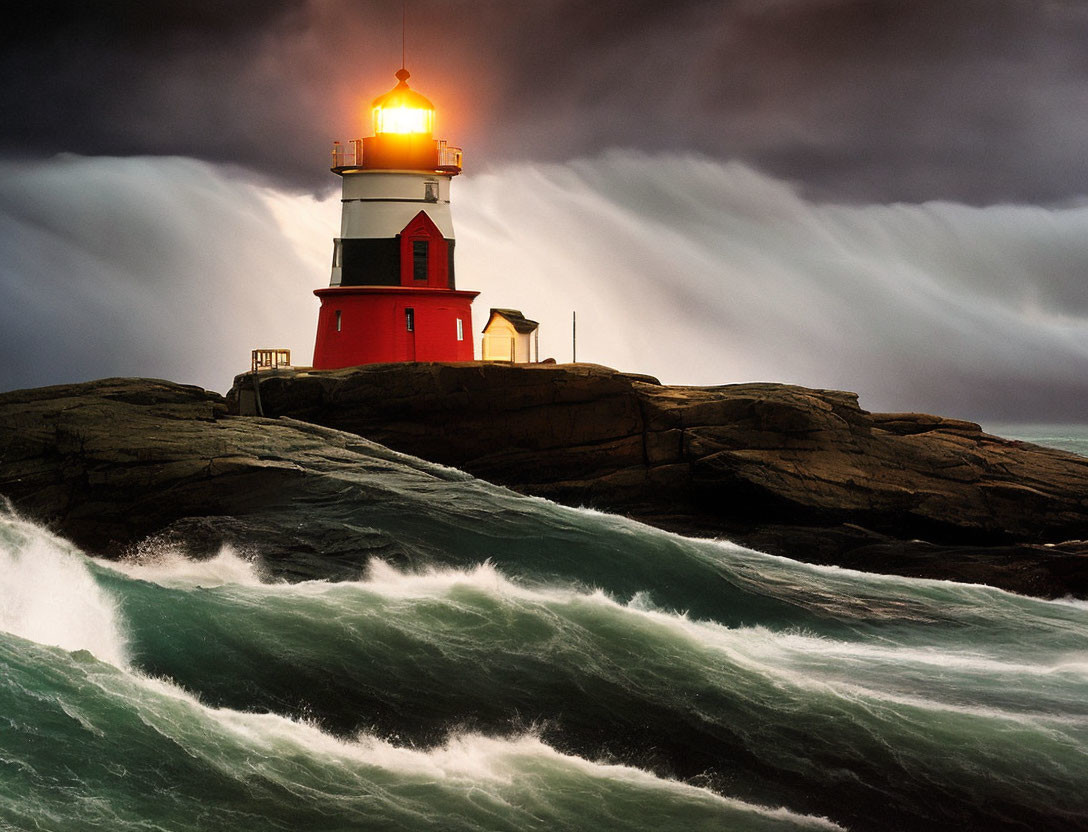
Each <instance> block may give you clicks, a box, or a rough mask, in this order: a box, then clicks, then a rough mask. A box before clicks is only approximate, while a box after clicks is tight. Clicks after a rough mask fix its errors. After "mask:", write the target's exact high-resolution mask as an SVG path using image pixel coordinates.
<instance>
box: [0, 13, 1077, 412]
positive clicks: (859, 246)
mask: <svg viewBox="0 0 1088 832" xmlns="http://www.w3.org/2000/svg"><path fill="white" fill-rule="evenodd" d="M407 9H408V12H407V14H408V66H409V69H410V70H411V71H412V74H413V76H412V83H413V85H414V86H416V87H417V88H419V89H421V90H422V91H424V92H425V93H426V94H427V95H428V96H429V97H430V98H431V99H432V100H434V101H435V102H436V104H437V105H438V107H439V114H438V133H439V134H440V135H442V136H445V137H448V138H449V139H450V140H451V141H453V142H454V143H456V144H461V145H463V146H464V147H465V148H466V159H467V163H466V174H465V175H464V176H463V177H461V178H460V180H459V181H457V182H456V183H455V188H454V200H455V205H454V217H455V223H456V224H457V226H458V232H459V247H458V256H459V264H458V269H459V282H461V283H462V285H465V286H474V287H475V288H481V289H483V291H484V295H483V296H481V298H480V299H479V301H477V306H478V307H481V309H478V310H477V315H478V316H479V317H486V309H485V308H483V307H485V306H486V305H504V306H517V305H519V304H524V305H526V306H530V305H532V308H527V309H526V310H525V311H526V313H527V314H531V315H534V316H536V317H538V318H540V319H541V320H542V321H543V322H544V323H545V329H544V330H543V332H544V333H546V336H547V337H546V338H545V335H542V338H545V341H546V343H547V345H548V347H547V348H548V349H549V350H550V351H551V352H553V353H554V354H556V357H558V358H560V359H564V358H567V357H569V356H567V355H564V354H563V352H562V351H563V350H564V349H566V336H565V335H564V334H563V333H565V332H566V329H565V328H566V326H567V324H566V319H567V317H568V315H569V309H570V308H571V307H574V306H577V307H578V308H579V309H580V317H581V318H583V319H584V320H585V321H586V326H587V328H588V329H587V332H586V333H585V338H586V340H585V351H584V352H583V353H582V354H580V356H579V357H580V358H586V359H594V360H601V361H602V362H603V363H612V364H618V365H622V366H623V368H624V369H630V370H644V371H647V372H655V373H657V374H659V375H661V376H662V377H663V378H664V380H666V381H677V382H699V383H710V382H715V381H720V382H728V381H744V380H752V379H756V378H758V379H760V380H787V381H793V382H797V383H803V384H810V385H826V386H839V387H845V388H848V389H854V390H858V391H859V392H861V393H862V397H863V404H868V405H869V406H871V407H874V408H875V407H880V408H894V409H931V410H932V409H939V410H941V411H942V412H945V413H949V414H950V415H960V416H967V417H973V418H983V417H990V416H993V417H1001V418H1023V419H1035V420H1045V419H1048V418H1055V419H1057V418H1061V419H1065V420H1078V421H1083V420H1084V419H1083V417H1079V418H1078V414H1079V413H1081V412H1082V411H1083V409H1084V408H1083V406H1082V403H1083V401H1084V394H1085V393H1086V392H1088V317H1086V316H1088V290H1086V289H1085V286H1084V276H1085V274H1086V271H1088V234H1086V233H1085V232H1086V231H1088V228H1086V226H1085V222H1084V212H1083V210H1082V209H1081V207H1080V206H1081V205H1082V203H1083V202H1084V198H1085V195H1088V153H1085V152H1084V148H1085V147H1088V4H1086V3H1081V2H1073V0H1069V1H1068V2H1065V1H1063V0H902V2H900V1H899V0H735V1H734V2H725V1H723V0H718V2H670V3H661V2H652V3H651V2H640V1H639V0H627V1H626V2H608V0H605V2H596V3H583V2H574V0H528V2H524V3H509V2H488V1H487V0H480V1H479V2H459V1H458V0H447V2H442V3H438V2H428V1H427V0H410V2H409V3H408V6H407ZM401 13H402V3H401V2H399V1H398V2H389V3H386V2H334V1H333V0H310V2H304V1H303V0H290V1H288V0H281V2H274V1H273V2H257V1H256V0H240V1H239V2H232V3H220V2H213V0H197V2H177V3H170V2H156V3H140V2H120V0H116V1H115V2H110V0H103V1H102V2H95V3H87V4H71V3H60V2H48V1H47V2H42V3H35V4H32V5H31V4H27V5H26V6H25V7H24V9H23V12H22V14H20V15H17V16H15V17H13V18H12V19H11V20H10V21H8V22H7V25H5V26H4V27H2V28H0V105H2V108H3V109H2V114H3V118H0V348H2V349H3V351H4V355H3V357H4V362H3V363H4V365H5V369H2V370H0V389H5V388H10V387H14V386H28V385H32V384H44V383H51V382H57V381H69V380H80V379H82V378H87V377H91V376H93V375H107V374H113V373H132V374H154V373H161V374H168V373H172V374H174V377H177V378H179V380H187V381H188V380H192V381H197V382H199V383H202V384H205V385H206V386H210V387H216V388H217V389H222V388H223V387H224V386H226V385H227V384H229V375H230V373H231V372H233V371H237V370H240V369H242V368H243V367H242V366H239V364H240V363H242V364H244V358H243V359H242V361H241V362H240V361H239V360H238V358H237V357H236V355H234V354H231V355H230V356H229V360H228V358H226V357H224V352H225V351H233V352H237V353H241V354H242V355H243V356H244V354H245V351H246V350H247V349H248V347H247V346H246V344H248V343H249V342H251V341H254V340H256V341H260V342H261V343H262V344H263V342H265V341H277V342H278V341H280V340H283V341H291V342H292V343H291V344H290V345H291V346H293V348H295V349H297V350H299V352H300V353H301V352H306V351H307V350H309V349H311V348H312V344H310V343H306V341H307V339H309V338H311V337H312V335H310V334H309V333H310V332H311V331H312V328H313V325H314V319H315V310H316V302H315V301H314V300H313V299H312V297H311V296H310V294H309V293H310V290H311V289H313V288H316V287H318V286H320V285H322V284H323V283H325V282H327V278H328V276H327V262H325V261H327V259H328V253H327V252H326V251H325V248H326V247H327V246H328V244H329V240H330V239H331V237H332V236H333V235H334V233H335V225H336V208H337V206H336V203H335V194H333V192H332V191H333V189H334V188H335V187H336V185H337V181H336V178H335V177H333V176H331V175H330V173H329V172H328V168H327V150H328V145H329V143H330V141H331V140H332V139H333V138H340V139H346V138H353V137H355V136H358V135H361V134H362V133H364V132H365V126H364V125H365V120H364V115H365V105H366V104H367V103H368V102H369V100H370V99H371V98H372V97H373V96H375V95H377V94H379V93H381V92H383V91H385V89H386V88H388V87H389V86H391V85H392V84H393V82H394V81H393V78H392V71H393V70H395V69H396V68H397V67H398V66H399V63H400V51H401V50H400V47H401V44H400V19H401ZM696 203H697V204H696ZM575 218H576V221H575ZM572 251H576V252H579V253H580V257H579V258H572V256H571V252H572ZM500 264H501V266H502V270H501V271H500V268H499V265H500ZM262 287H264V288H266V289H267V288H269V287H271V288H272V289H273V291H272V292H269V291H262ZM77 298H78V300H79V303H78V305H76V306H72V303H71V302H72V300H73V299H77ZM66 299H67V301H68V304H69V305H68V306H66V307H65V308H64V309H63V310H58V304H63V303H65V302H66ZM640 299H641V300H642V301H644V302H640ZM247 310H248V311H247ZM103 319H106V320H109V321H110V324H109V326H108V327H105V328H104V327H103V326H102V320H103ZM58 321H64V325H63V327H62V330H63V331H59V332H58V331H54V332H52V333H50V334H49V335H48V336H47V335H45V334H43V332H42V330H43V328H47V327H49V326H50V325H54V326H55V324H56V323H57V322H58ZM256 345H257V344H252V346H256ZM648 345H652V347H653V348H650V346H648ZM187 349H189V350H190V352H189V354H188V355H187V354H186V350H187ZM594 351H595V352H594Z"/></svg>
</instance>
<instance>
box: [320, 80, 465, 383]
mask: <svg viewBox="0 0 1088 832" xmlns="http://www.w3.org/2000/svg"><path fill="white" fill-rule="evenodd" d="M396 77H397V85H396V86H395V87H394V88H393V89H392V90H391V91H390V92H388V93H386V94H385V95H383V96H380V97H378V98H376V99H374V102H373V104H372V105H371V112H372V115H373V123H374V135H373V136H369V137H367V138H365V139H355V140H353V141H350V142H348V143H347V144H346V145H341V144H340V142H335V143H334V144H333V151H332V155H333V159H332V170H333V172H334V173H336V174H338V175H339V176H341V177H342V178H343V182H344V191H343V199H342V202H343V209H342V213H341V223H340V236H339V237H338V238H336V239H335V240H334V241H333V256H332V280H331V281H330V283H329V288H327V289H318V290H317V291H315V292H314V294H315V295H317V296H318V297H319V298H320V299H321V311H320V313H319V315H318V320H317V343H316V345H315V347H314V368H315V369H318V370H332V369H336V368H339V367H352V366H355V365H357V364H374V363H378V362H384V361H471V360H472V358H473V351H472V301H473V299H474V298H475V297H476V295H478V294H479V292H467V291H459V290H458V289H457V287H456V284H455V282H454V269H453V248H454V242H455V240H454V234H453V220H452V217H451V215H450V180H451V179H453V177H454V176H456V175H457V174H458V173H460V172H461V149H460V148H457V147H449V146H447V144H446V142H445V141H443V140H438V139H435V138H434V137H433V131H434V105H433V104H431V102H430V101H428V100H427V99H426V98H424V97H423V96H422V95H420V94H419V93H418V92H415V91H414V90H412V89H409V87H408V83H407V81H408V77H409V74H408V70H406V69H403V68H402V69H400V70H399V71H398V72H397V74H396Z"/></svg>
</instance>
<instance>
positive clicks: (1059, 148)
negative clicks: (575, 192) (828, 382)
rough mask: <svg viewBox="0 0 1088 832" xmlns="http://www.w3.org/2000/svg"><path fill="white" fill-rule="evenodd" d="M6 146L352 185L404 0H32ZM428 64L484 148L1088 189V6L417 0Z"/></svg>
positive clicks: (436, 94)
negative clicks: (331, 150) (344, 166)
mask: <svg viewBox="0 0 1088 832" xmlns="http://www.w3.org/2000/svg"><path fill="white" fill-rule="evenodd" d="M27 9H28V10H33V15H27V16H25V17H24V18H23V19H22V20H21V21H20V22H18V23H17V25H12V26H10V27H8V29H7V30H6V32H5V34H4V35H3V36H2V37H3V41H2V48H3V54H2V56H0V100H2V101H3V105H4V115H5V117H4V118H3V120H2V123H0V150H3V151H4V152H6V153H7V154H9V155H12V154H17V155H28V154H30V155H42V154H49V153H51V152H54V151H56V150H70V151H75V152H81V153H92V154H110V153H116V154H132V153H151V154H159V153H175V154H183V155H191V156H195V157H198V158H203V159H209V160H214V161H228V162H236V163H239V164H243V165H246V166H248V167H250V168H252V169H254V170H256V171H258V172H260V173H262V174H265V175H268V176H271V177H273V178H275V179H277V180H278V181H280V182H284V183H288V184H290V185H293V186H300V187H304V188H315V187H316V188H320V187H323V186H325V185H326V184H327V182H328V177H327V171H326V170H325V169H324V164H323V163H324V153H325V151H326V145H327V143H328V141H329V139H330V138H332V137H333V136H335V135H337V134H338V133H339V136H340V137H343V138H348V137H349V136H350V135H351V133H352V131H357V130H358V113H357V110H358V106H359V102H365V101H366V100H367V99H368V98H369V97H370V96H372V95H374V94H376V93H378V92H380V91H382V88H383V87H384V86H385V84H384V82H383V80H382V79H386V80H388V81H389V83H392V79H391V78H388V77H387V76H389V71H390V69H392V68H395V66H396V63H397V62H398V61H399V58H400V55H399V45H400V44H399V38H398V35H399V22H400V21H399V18H400V9H401V6H400V3H399V2H371V3H360V2H346V1H344V2H338V1H336V0H314V2H309V3H304V2H301V0H300V1H299V2H284V1H282V0H281V2H272V3H259V2H243V3H222V4H220V3H213V2H210V0H203V2H199V3H191V2H184V3H182V2H177V3H162V2H157V3H135V2H105V3H94V4H68V3H65V4H59V3H45V4H34V6H32V7H31V6H28V7H27ZM408 13H409V21H410V22H409V65H410V68H411V69H412V70H413V73H414V75H415V78H416V80H417V81H418V83H419V85H420V86H421V87H423V88H424V89H425V90H426V92H427V93H428V94H429V95H430V96H431V97H432V98H434V99H435V100H436V101H438V102H439V103H440V105H443V106H444V107H445V109H444V110H443V111H442V112H440V122H441V124H442V125H443V130H444V132H445V133H446V134H447V135H449V136H450V137H451V138H453V139H455V140H459V141H460V142H461V143H463V144H465V145H466V146H467V147H468V148H469V151H470V155H469V160H470V163H471V162H475V161H477V160H483V159H486V160H488V161H489V162H492V163H499V162H503V161H510V160H516V159H519V158H531V159H536V160H541V159H543V160H559V159H563V158H568V157H572V156H579V155H587V154H593V153H596V152H598V151H599V150H601V149H603V148H606V147H633V148H640V149H644V150H688V151H697V152H701V153H705V154H708V155H710V156H713V157H716V158H722V159H729V158H738V159H741V160H744V161H747V162H749V163H751V164H754V165H756V166H758V167H760V168H761V169H763V170H766V171H768V172H770V173H773V174H775V175H778V176H784V177H787V178H790V179H793V180H796V181H800V182H802V183H803V184H804V185H805V186H806V187H807V190H808V192H809V193H810V194H813V195H815V196H818V197H823V198H831V199H851V200H869V199H871V200H878V201H888V200H896V199H903V200H923V199H930V198H938V197H940V198H951V199H960V200H964V201H969V202H988V201H998V200H1019V201H1060V200H1063V199H1067V198H1070V197H1074V196H1079V195H1082V194H1085V193H1088V154H1084V153H1083V150H1082V148H1083V147H1084V146H1086V145H1088V117H1086V116H1088V8H1086V7H1085V5H1084V4H1081V3H1074V2H1053V0H1052V2H1040V1H1039V0H733V1H732V2H726V1H725V0H721V1H720V2H697V1H696V0H686V2H670V3H661V2H652V3H651V2H637V0H636V1H632V0H626V1H625V2H621V1H620V0H603V1H602V2H596V3H584V2H575V0H534V2H528V3H517V4H511V3H505V2H491V0H481V2H444V3H437V2H431V0H413V2H411V3H410V4H409V7H408Z"/></svg>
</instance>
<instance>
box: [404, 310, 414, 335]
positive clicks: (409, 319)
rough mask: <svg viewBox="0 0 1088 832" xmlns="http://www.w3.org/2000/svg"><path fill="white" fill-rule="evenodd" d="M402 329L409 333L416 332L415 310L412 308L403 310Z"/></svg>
mask: <svg viewBox="0 0 1088 832" xmlns="http://www.w3.org/2000/svg"><path fill="white" fill-rule="evenodd" d="M404 328H405V329H407V330H408V331H409V332H415V331H416V310H414V309H412V308H408V309H405V310H404Z"/></svg>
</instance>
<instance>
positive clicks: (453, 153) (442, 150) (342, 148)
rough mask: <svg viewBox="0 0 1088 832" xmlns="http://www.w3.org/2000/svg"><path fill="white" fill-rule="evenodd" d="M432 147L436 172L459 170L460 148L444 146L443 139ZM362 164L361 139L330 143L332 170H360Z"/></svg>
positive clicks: (363, 160) (437, 140)
mask: <svg viewBox="0 0 1088 832" xmlns="http://www.w3.org/2000/svg"><path fill="white" fill-rule="evenodd" d="M434 145H435V159H436V162H437V164H436V168H437V169H438V170H450V169H456V170H458V171H459V170H460V169H461V160H462V159H463V157H464V152H463V151H462V150H461V148H459V147H453V146H452V145H448V144H446V141H445V139H435V142H434ZM364 162H365V159H364V154H363V140H362V139H352V140H351V141H350V142H347V143H346V144H341V143H340V142H333V143H332V166H333V168H361V167H365V164H364Z"/></svg>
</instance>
